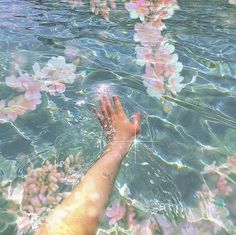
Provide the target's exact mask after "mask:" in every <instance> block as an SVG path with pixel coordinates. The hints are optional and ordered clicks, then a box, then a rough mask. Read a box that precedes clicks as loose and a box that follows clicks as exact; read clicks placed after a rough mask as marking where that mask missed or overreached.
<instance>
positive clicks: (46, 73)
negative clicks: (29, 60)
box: [33, 56, 77, 84]
mask: <svg viewBox="0 0 236 235" xmlns="http://www.w3.org/2000/svg"><path fill="white" fill-rule="evenodd" d="M33 70H34V73H35V75H36V76H38V77H39V78H41V79H47V80H48V81H60V82H64V83H70V84H71V83H73V82H74V81H75V79H76V78H77V75H76V74H75V71H76V66H75V65H74V64H67V63H66V60H65V58H64V57H62V56H58V57H52V58H51V59H50V60H49V61H48V63H47V65H46V66H45V67H44V68H42V69H40V66H39V64H38V63H35V64H34V65H33Z"/></svg>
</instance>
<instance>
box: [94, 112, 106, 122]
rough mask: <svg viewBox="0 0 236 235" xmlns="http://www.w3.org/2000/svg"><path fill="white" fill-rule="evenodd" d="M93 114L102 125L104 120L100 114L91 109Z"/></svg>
mask: <svg viewBox="0 0 236 235" xmlns="http://www.w3.org/2000/svg"><path fill="white" fill-rule="evenodd" d="M93 112H94V113H95V115H96V116H97V118H98V120H99V122H100V123H101V124H103V120H104V117H103V116H102V114H101V113H100V112H98V111H97V110H96V109H93Z"/></svg>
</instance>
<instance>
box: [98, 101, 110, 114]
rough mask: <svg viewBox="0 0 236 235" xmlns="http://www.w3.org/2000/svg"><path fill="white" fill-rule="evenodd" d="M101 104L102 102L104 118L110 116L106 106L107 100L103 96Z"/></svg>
mask: <svg viewBox="0 0 236 235" xmlns="http://www.w3.org/2000/svg"><path fill="white" fill-rule="evenodd" d="M99 104H100V108H101V112H102V114H103V116H104V118H107V117H108V113H107V108H106V102H105V100H104V98H103V97H101V98H100V99H99Z"/></svg>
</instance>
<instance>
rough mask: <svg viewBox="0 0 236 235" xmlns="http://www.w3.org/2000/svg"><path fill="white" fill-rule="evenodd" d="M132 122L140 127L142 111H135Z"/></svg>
mask: <svg viewBox="0 0 236 235" xmlns="http://www.w3.org/2000/svg"><path fill="white" fill-rule="evenodd" d="M131 121H132V123H133V124H134V125H135V126H136V127H137V129H140V125H141V113H135V114H134V115H133V117H132V119H131Z"/></svg>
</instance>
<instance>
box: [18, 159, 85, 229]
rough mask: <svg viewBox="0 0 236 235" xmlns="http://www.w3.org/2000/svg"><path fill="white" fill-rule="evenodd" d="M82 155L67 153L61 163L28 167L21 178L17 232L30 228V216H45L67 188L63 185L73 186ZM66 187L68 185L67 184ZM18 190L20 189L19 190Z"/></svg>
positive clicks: (47, 163) (77, 177)
mask: <svg viewBox="0 0 236 235" xmlns="http://www.w3.org/2000/svg"><path fill="white" fill-rule="evenodd" d="M81 164H82V157H81V156H80V155H77V156H73V155H70V156H69V157H68V158H67V159H66V161H65V162H64V165H63V166H59V165H57V164H51V163H50V162H49V161H46V162H45V165H43V166H42V167H40V168H36V169H31V168H29V169H28V174H27V176H26V177H25V179H24V182H23V183H22V185H18V186H17V188H20V187H22V186H23V189H24V190H23V195H22V202H20V203H21V205H22V213H21V215H20V217H19V219H18V223H17V225H18V232H19V233H20V231H25V230H27V229H29V228H30V227H31V226H32V225H33V222H32V216H38V217H40V220H42V219H43V218H44V216H43V215H46V214H48V212H49V211H50V210H51V209H52V208H54V207H55V206H56V205H58V204H59V203H60V202H61V200H62V199H63V198H65V197H66V196H67V195H68V194H69V192H63V188H64V187H65V186H66V185H69V186H73V185H74V184H75V183H76V182H77V181H78V180H79V179H80V178H81V177H82V176H83V169H82V165H81ZM67 188H68V187H67ZM18 191H19V190H18Z"/></svg>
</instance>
